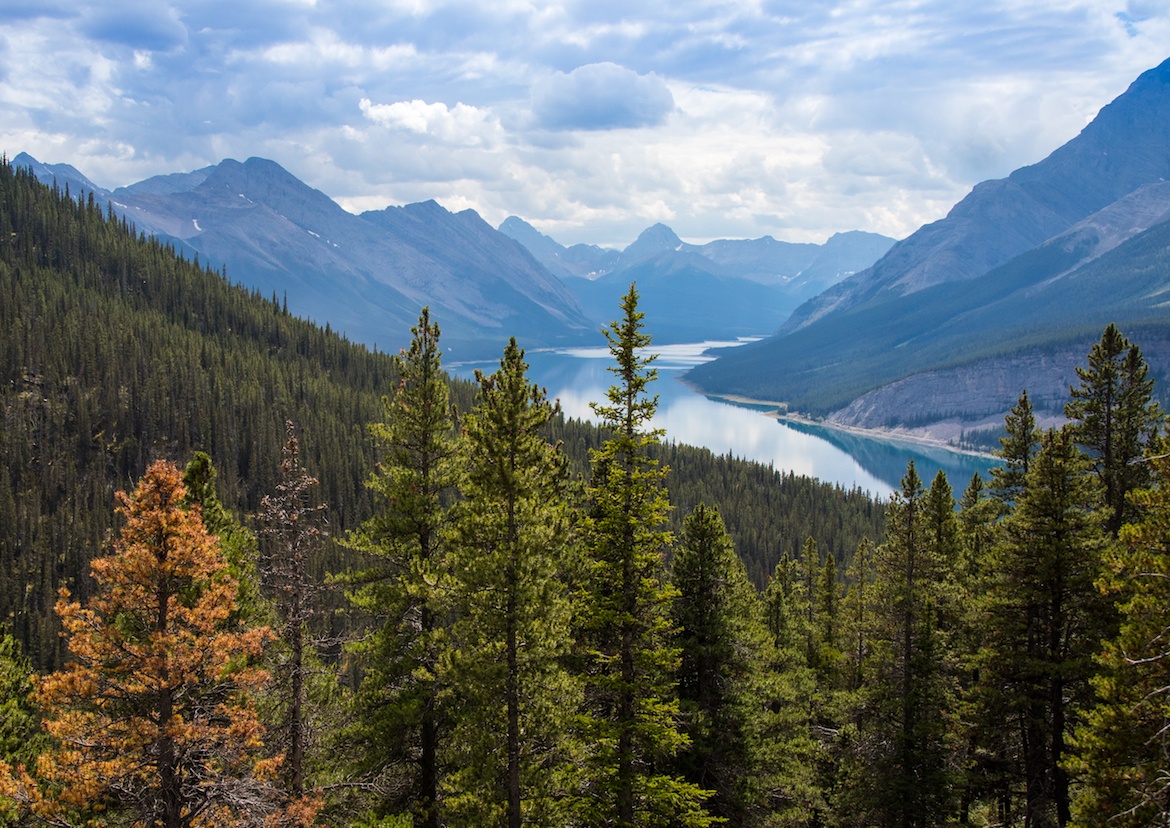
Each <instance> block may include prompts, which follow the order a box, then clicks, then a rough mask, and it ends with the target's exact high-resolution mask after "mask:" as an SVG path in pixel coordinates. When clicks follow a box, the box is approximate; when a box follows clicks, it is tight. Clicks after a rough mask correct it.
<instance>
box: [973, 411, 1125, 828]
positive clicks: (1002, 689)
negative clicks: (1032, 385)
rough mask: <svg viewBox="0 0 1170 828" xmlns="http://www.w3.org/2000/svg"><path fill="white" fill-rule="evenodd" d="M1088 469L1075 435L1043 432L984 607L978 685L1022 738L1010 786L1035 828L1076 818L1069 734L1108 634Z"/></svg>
mask: <svg viewBox="0 0 1170 828" xmlns="http://www.w3.org/2000/svg"><path fill="white" fill-rule="evenodd" d="M1088 472H1089V468H1088V460H1087V458H1085V456H1084V455H1083V454H1082V453H1081V452H1080V451H1079V450H1078V449H1077V447H1076V445H1075V443H1074V440H1073V435H1072V432H1071V430H1070V429H1068V428H1065V429H1061V430H1059V431H1048V432H1046V433H1045V434H1044V436H1043V438H1042V440H1041V448H1040V452H1039V453H1038V454H1037V455H1036V458H1035V461H1034V463H1033V464H1032V467H1031V468H1030V469H1029V471H1028V476H1027V480H1026V483H1025V488H1024V492H1023V494H1022V495H1021V496H1020V498H1019V499H1018V500H1017V502H1016V508H1015V510H1014V511H1013V512H1012V514H1011V515H1010V516H1008V517H1007V518H1006V519H1005V520H1004V522H1003V531H1002V537H1001V542H1000V543H999V545H998V547H997V549H996V552H995V558H994V560H993V580H992V581H991V584H990V589H989V597H988V602H987V605H986V608H985V616H984V617H985V621H984V635H985V638H986V652H985V653H984V655H983V657H982V658H981V663H982V671H981V672H982V675H981V680H982V682H984V684H985V686H986V688H987V689H986V690H985V691H984V694H985V696H987V697H988V699H987V703H988V704H989V706H990V708H991V709H992V710H997V711H999V712H1000V714H1001V715H1005V716H1007V717H1008V720H1009V722H1010V725H1011V728H1012V730H1013V731H1014V734H1015V739H1016V744H1017V745H1018V752H1019V757H1020V758H1019V762H1020V764H1019V766H1018V767H1016V768H1015V769H1014V775H1015V778H1016V780H1017V783H1018V784H1017V785H1014V786H1013V787H1017V788H1019V787H1022V788H1023V791H1024V809H1025V814H1024V818H1025V822H1026V824H1027V825H1028V826H1030V828H1041V827H1042V826H1049V825H1060V826H1062V825H1065V824H1067V823H1068V821H1069V818H1070V805H1069V803H1070V796H1071V790H1070V785H1071V782H1070V778H1069V774H1068V770H1067V766H1066V759H1067V758H1068V749H1067V744H1068V737H1069V734H1070V733H1071V731H1072V727H1073V726H1074V724H1075V723H1076V721H1077V717H1078V710H1079V709H1083V707H1084V705H1085V704H1086V703H1087V702H1088V699H1089V693H1090V687H1089V678H1090V676H1091V674H1092V672H1093V663H1092V658H1093V654H1094V653H1095V652H1096V650H1097V648H1098V646H1099V642H1100V640H1101V638H1102V636H1103V635H1105V634H1106V632H1107V631H1108V623H1107V622H1108V616H1107V611H1108V608H1107V606H1106V605H1105V604H1104V603H1103V602H1102V600H1101V597H1100V596H1099V594H1098V593H1097V590H1096V589H1095V587H1094V581H1095V580H1096V578H1097V576H1098V573H1099V569H1100V562H1101V554H1102V550H1103V548H1104V547H1105V545H1106V538H1105V534H1104V533H1103V531H1102V527H1101V519H1102V515H1101V513H1100V511H1099V510H1098V509H1097V505H1098V504H1099V503H1100V495H1099V491H1098V489H1097V484H1096V480H1095V478H1094V476H1093V475H1092V474H1090V473H1088ZM997 697H998V698H997ZM1013 752H1014V751H1013Z"/></svg>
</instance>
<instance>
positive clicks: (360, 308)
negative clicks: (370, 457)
mask: <svg viewBox="0 0 1170 828" xmlns="http://www.w3.org/2000/svg"><path fill="white" fill-rule="evenodd" d="M13 165H14V166H18V167H29V168H31V169H32V170H33V172H34V174H36V175H37V177H38V178H40V179H41V180H42V181H46V182H51V181H53V180H56V181H57V185H58V186H59V187H64V186H65V185H68V186H70V188H71V192H80V191H83V190H85V191H89V192H92V193H93V194H94V197H95V199H96V200H98V201H99V202H100V203H102V204H108V205H110V206H112V208H113V209H114V210H115V211H116V212H118V213H121V214H123V215H125V216H126V218H127V219H128V220H129V221H131V222H133V224H134V225H135V227H136V228H137V229H138V230H139V231H141V232H145V233H148V234H153V235H156V236H159V237H162V238H166V239H169V240H171V241H172V242H173V243H174V244H175V246H176V247H177V248H178V249H179V250H180V252H182V253H184V254H185V255H188V256H194V255H196V254H197V255H198V256H199V257H200V261H202V262H205V263H210V264H211V265H213V266H214V267H217V268H218V267H221V266H222V267H224V268H226V271H227V274H228V277H229V278H230V279H231V280H232V281H235V282H239V283H242V284H244V285H247V286H248V287H251V288H254V289H256V290H257V291H259V292H260V293H261V294H263V295H265V296H267V295H273V294H275V295H276V296H278V297H285V298H286V300H287V302H288V306H289V309H290V310H291V311H292V312H293V313H295V314H297V315H298V316H303V317H306V318H309V319H312V320H314V321H317V322H318V323H321V324H324V323H326V322H327V323H329V324H330V325H331V326H332V327H333V329H335V330H337V331H340V332H342V333H344V334H346V335H347V336H348V337H349V338H350V339H353V340H357V341H361V342H365V343H367V344H370V345H377V346H378V347H379V348H381V349H383V350H397V349H398V348H399V347H400V346H401V345H403V344H405V343H406V342H407V341H408V340H409V336H410V334H409V329H410V326H411V325H412V324H414V322H415V321H416V320H417V319H418V313H419V310H420V309H421V308H422V307H423V306H424V305H429V306H430V308H431V316H432V318H433V319H435V320H436V321H437V322H438V323H439V325H440V326H441V328H442V331H443V342H444V345H445V346H446V347H447V348H448V349H449V350H450V351H451V352H452V354H453V355H454V356H456V357H460V356H485V355H495V354H498V353H499V352H500V351H501V350H502V349H503V345H504V343H505V342H506V341H507V338H508V337H509V336H510V335H513V334H515V335H518V336H519V337H520V338H521V344H522V345H524V346H526V347H536V346H547V345H558V344H580V343H583V342H595V341H597V334H596V324H595V323H594V322H593V320H591V319H589V318H587V317H586V316H585V314H584V313H583V311H582V310H581V306H580V304H579V302H578V301H577V299H576V298H575V297H574V296H573V294H572V293H570V292H569V291H568V289H566V288H565V287H564V285H563V284H562V283H561V282H560V281H559V280H558V279H557V278H556V277H554V276H553V275H552V274H550V273H549V272H548V271H547V270H546V269H545V268H544V267H543V266H541V265H540V264H539V263H538V262H537V261H536V260H535V259H534V258H533V257H532V256H531V255H530V254H529V253H528V251H527V250H526V249H525V248H524V247H522V246H521V245H519V244H517V243H515V242H514V241H513V240H511V239H509V238H508V237H506V236H504V235H503V234H501V233H499V232H497V231H496V230H494V229H493V228H492V227H491V226H490V225H488V224H487V223H486V222H484V221H483V220H482V219H481V218H480V217H479V216H478V215H477V214H476V213H474V212H473V211H470V210H467V211H464V212H461V213H457V214H453V213H450V212H448V211H447V210H445V209H443V208H442V207H440V206H439V205H437V204H435V203H434V202H427V203H424V204H412V205H407V206H406V207H390V208H387V209H386V210H381V211H372V212H367V213H364V214H362V215H360V216H355V215H353V214H351V213H348V212H346V211H345V210H343V209H342V208H341V207H340V206H339V205H337V204H336V203H335V202H333V201H332V200H331V199H330V198H329V197H328V196H326V195H325V194H324V193H321V192H320V191H318V190H314V189H312V188H311V187H308V186H307V185H305V184H304V183H303V182H301V181H299V180H298V179H297V178H295V177H294V176H293V175H291V174H290V173H288V172H287V171H286V170H284V169H283V168H281V167H280V166H279V165H278V164H276V163H274V162H272V161H267V160H264V159H260V158H251V159H248V160H247V161H245V162H243V163H240V162H237V161H233V160H226V161H223V162H222V163H220V164H218V165H215V166H213V167H207V168H204V169H202V170H197V171H195V172H192V173H182V174H175V175H167V176H158V177H155V178H151V179H147V180H146V181H143V182H140V183H138V184H134V185H132V186H130V187H123V188H119V189H117V190H115V191H113V192H110V191H106V190H102V189H101V188H99V187H96V186H95V185H93V184H92V182H90V181H89V180H88V179H86V178H85V177H84V176H83V175H81V173H79V172H78V171H77V170H75V169H73V168H72V167H69V166H68V165H45V164H40V163H39V162H37V161H36V160H35V159H32V158H31V157H29V156H27V155H24V154H21V155H19V156H17V157H16V158H15V159H13Z"/></svg>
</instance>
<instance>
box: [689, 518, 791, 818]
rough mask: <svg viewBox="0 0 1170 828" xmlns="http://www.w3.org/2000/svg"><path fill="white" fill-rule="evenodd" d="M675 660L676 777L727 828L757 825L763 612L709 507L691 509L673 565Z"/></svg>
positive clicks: (766, 786)
mask: <svg viewBox="0 0 1170 828" xmlns="http://www.w3.org/2000/svg"><path fill="white" fill-rule="evenodd" d="M671 583H672V584H673V585H674V587H675V589H676V590H677V591H678V594H677V596H676V597H675V600H674V607H673V611H672V615H673V619H674V625H675V628H676V629H677V630H678V643H679V646H680V649H681V661H680V665H679V670H678V684H679V698H680V701H681V708H682V714H683V720H684V721H685V722H686V733H687V736H688V737H689V738H690V744H689V745H687V746H686V747H685V748H683V750H682V751H681V752H680V754H679V759H678V767H679V769H680V770H681V771H682V774H683V776H684V777H685V778H686V779H687V780H688V781H690V782H693V783H694V784H696V785H698V786H699V787H701V788H709V789H711V790H713V791H714V795H713V796H712V798H711V800H710V801H709V802H708V810H709V811H710V812H711V813H712V814H713V815H715V816H717V817H721V818H724V819H727V820H728V821H729V822H730V823H731V824H734V825H744V826H747V825H757V824H761V821H762V819H763V816H764V813H765V812H766V810H767V806H768V804H769V803H768V799H767V796H768V792H769V791H770V790H771V789H772V788H773V787H774V784H775V780H774V779H771V778H769V776H771V775H772V773H773V768H772V767H770V766H768V764H767V763H765V762H764V761H762V760H763V744H762V739H763V735H762V733H761V730H762V729H763V727H765V726H766V724H767V722H766V721H765V711H766V710H767V708H768V702H769V701H770V700H771V699H770V698H769V696H770V695H773V694H771V693H770V692H769V691H770V687H771V683H772V682H771V681H770V677H769V676H768V675H767V671H768V670H769V668H770V666H771V664H770V662H771V661H772V660H773V655H772V646H773V645H772V642H771V640H770V634H769V632H768V630H767V628H766V627H765V625H764V616H763V607H762V605H761V604H760V601H759V598H758V597H757V595H756V591H755V589H754V588H753V587H752V585H751V584H750V583H749V581H748V578H747V570H746V569H745V568H744V565H743V562H742V561H741V560H740V559H739V558H738V557H737V556H736V554H735V549H734V548H733V546H732V544H731V539H730V538H729V537H728V536H727V530H726V528H725V527H724V524H723V519H722V517H720V515H719V511H718V510H717V509H714V508H711V507H708V506H706V505H704V504H700V505H699V506H696V507H695V509H694V510H693V511H692V512H691V514H690V515H688V516H687V518H686V521H685V522H684V524H683V533H682V537H681V539H680V543H679V546H678V549H677V550H676V552H675V555H674V560H673V562H672V566H671Z"/></svg>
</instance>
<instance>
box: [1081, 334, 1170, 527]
mask: <svg viewBox="0 0 1170 828" xmlns="http://www.w3.org/2000/svg"><path fill="white" fill-rule="evenodd" d="M1088 359H1089V365H1088V367H1087V368H1081V367H1078V368H1077V376H1078V377H1079V378H1080V385H1079V386H1073V387H1072V388H1071V389H1070V394H1071V395H1072V399H1071V400H1070V401H1069V403H1068V404H1067V405H1066V406H1065V408H1064V413H1065V416H1067V417H1068V418H1069V419H1070V420H1072V421H1073V434H1074V435H1075V437H1076V441H1077V443H1078V444H1079V445H1081V446H1082V447H1083V448H1084V449H1085V450H1086V451H1087V452H1088V453H1089V456H1090V457H1091V458H1092V460H1093V468H1094V471H1095V472H1096V474H1097V478H1098V479H1099V480H1100V481H1101V489H1102V493H1103V496H1104V498H1105V505H1106V507H1107V508H1108V513H1107V515H1106V521H1105V527H1106V529H1107V530H1108V531H1109V533H1110V534H1111V535H1113V537H1117V534H1118V532H1119V531H1120V530H1121V525H1122V523H1124V522H1125V520H1126V519H1127V517H1129V516H1130V514H1131V511H1130V509H1129V507H1128V506H1127V504H1126V500H1125V496H1126V494H1127V493H1128V492H1129V491H1131V490H1132V489H1134V488H1138V487H1141V486H1144V485H1147V483H1148V480H1149V467H1148V466H1147V465H1145V464H1143V463H1141V462H1139V461H1140V459H1141V456H1142V452H1143V451H1144V450H1145V447H1146V445H1147V444H1148V443H1149V442H1150V440H1151V439H1152V438H1153V436H1154V435H1155V434H1156V433H1157V429H1158V427H1159V425H1161V422H1162V419H1163V415H1162V411H1161V409H1160V408H1159V407H1158V404H1157V403H1155V402H1152V399H1153V389H1154V381H1153V379H1152V378H1151V377H1150V376H1149V368H1148V366H1147V365H1146V362H1145V359H1143V358H1142V355H1141V350H1140V349H1139V348H1138V346H1137V345H1134V344H1132V343H1131V342H1130V341H1129V340H1128V339H1126V338H1125V337H1124V336H1122V335H1121V332H1120V331H1119V330H1117V328H1116V326H1114V325H1112V324H1110V325H1109V326H1108V327H1107V328H1105V331H1104V332H1103V333H1102V334H1101V341H1100V342H1098V343H1096V344H1095V345H1093V347H1092V349H1091V350H1090V351H1089V357H1088Z"/></svg>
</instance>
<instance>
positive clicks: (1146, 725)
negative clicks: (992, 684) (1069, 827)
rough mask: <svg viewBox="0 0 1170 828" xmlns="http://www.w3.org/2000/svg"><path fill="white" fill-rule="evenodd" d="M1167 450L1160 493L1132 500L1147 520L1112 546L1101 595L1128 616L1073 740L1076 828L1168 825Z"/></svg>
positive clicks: (1162, 455)
mask: <svg viewBox="0 0 1170 828" xmlns="http://www.w3.org/2000/svg"><path fill="white" fill-rule="evenodd" d="M1167 452H1170V441H1168V440H1167V439H1166V438H1165V437H1163V438H1161V439H1160V440H1158V441H1156V443H1155V445H1154V446H1152V447H1151V455H1152V456H1151V458H1150V460H1149V462H1150V463H1151V465H1152V466H1153V468H1154V471H1155V475H1156V483H1155V485H1154V486H1152V487H1151V488H1148V489H1140V490H1137V491H1135V492H1133V493H1132V495H1131V497H1132V498H1133V500H1134V501H1135V505H1136V506H1137V507H1138V508H1139V510H1140V512H1141V515H1142V518H1141V520H1140V521H1139V522H1138V523H1134V524H1127V525H1126V526H1124V527H1123V528H1122V530H1121V543H1120V544H1116V545H1111V546H1109V547H1108V548H1107V550H1106V553H1105V563H1104V567H1103V570H1102V573H1101V576H1100V578H1099V579H1098V587H1099V588H1100V589H1101V590H1102V592H1104V593H1105V595H1106V596H1108V597H1109V598H1111V599H1113V600H1114V601H1115V602H1116V603H1117V606H1118V609H1119V611H1120V616H1121V623H1120V629H1119V631H1118V634H1117V635H1116V636H1115V637H1114V638H1112V639H1110V640H1109V641H1107V642H1106V643H1105V645H1104V648H1103V650H1102V651H1101V652H1100V653H1099V654H1098V656H1097V662H1098V668H1099V669H1098V672H1097V675H1095V676H1094V677H1093V679H1092V681H1093V686H1094V689H1095V690H1096V695H1097V698H1096V703H1095V704H1094V706H1093V707H1092V709H1091V710H1090V711H1089V712H1088V714H1087V715H1086V716H1085V720H1084V722H1083V724H1082V725H1081V726H1079V727H1078V728H1077V730H1076V732H1075V737H1076V738H1075V746H1076V753H1075V756H1074V757H1073V760H1072V762H1071V764H1072V767H1073V769H1074V770H1075V771H1077V772H1078V774H1079V775H1080V777H1081V785H1080V786H1078V788H1077V794H1076V796H1075V800H1074V822H1075V824H1076V825H1077V826H1084V828H1088V826H1119V827H1120V828H1137V827H1138V826H1147V825H1170V775H1168V774H1167V767H1168V761H1167V760H1168V757H1170V728H1168V727H1167V723H1168V722H1170V612H1168V610H1167V608H1168V607H1170V454H1167Z"/></svg>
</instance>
